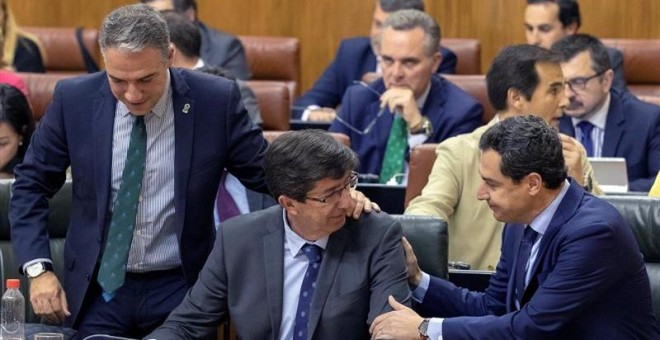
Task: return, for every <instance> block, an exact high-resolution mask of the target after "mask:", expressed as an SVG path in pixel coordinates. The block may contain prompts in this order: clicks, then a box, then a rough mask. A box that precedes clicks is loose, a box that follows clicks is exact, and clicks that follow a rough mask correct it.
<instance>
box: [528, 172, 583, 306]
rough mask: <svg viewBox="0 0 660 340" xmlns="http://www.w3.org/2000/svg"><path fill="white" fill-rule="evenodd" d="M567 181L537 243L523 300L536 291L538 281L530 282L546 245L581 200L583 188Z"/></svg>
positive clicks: (534, 278)
mask: <svg viewBox="0 0 660 340" xmlns="http://www.w3.org/2000/svg"><path fill="white" fill-rule="evenodd" d="M569 183H570V187H569V188H568V191H567V192H566V195H565V196H564V198H563V199H562V201H561V203H559V207H558V208H557V211H556V212H555V214H554V216H552V220H551V221H550V224H549V225H548V229H546V231H545V234H544V235H543V238H542V239H541V243H540V244H539V251H538V253H537V255H536V260H535V261H534V264H533V265H532V268H531V270H532V275H531V276H530V279H529V282H530V284H529V286H528V287H527V288H528V289H526V290H525V293H524V296H523V301H525V300H526V299H529V297H531V295H532V294H533V293H534V291H536V289H537V288H538V286H539V284H540V283H537V284H532V282H533V281H535V280H536V276H537V275H538V273H539V269H540V267H541V265H540V264H541V263H542V262H543V260H544V257H545V255H546V253H547V252H548V247H549V246H550V243H551V242H552V239H553V238H554V237H555V235H557V232H559V230H561V228H562V226H563V225H564V224H565V223H566V221H567V220H568V219H569V218H571V216H573V215H575V211H576V210H577V208H578V206H579V203H580V201H581V200H582V196H584V189H582V188H581V187H580V186H579V185H578V184H577V182H575V181H573V180H570V181H569Z"/></svg>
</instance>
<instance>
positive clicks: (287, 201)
mask: <svg viewBox="0 0 660 340" xmlns="http://www.w3.org/2000/svg"><path fill="white" fill-rule="evenodd" d="M297 202H298V201H296V200H294V199H292V198H290V197H287V196H285V195H280V196H279V197H278V198H277V203H279V204H280V205H281V206H282V207H283V208H284V210H286V212H287V214H289V215H293V216H296V215H298V213H299V211H298V204H296V203H297Z"/></svg>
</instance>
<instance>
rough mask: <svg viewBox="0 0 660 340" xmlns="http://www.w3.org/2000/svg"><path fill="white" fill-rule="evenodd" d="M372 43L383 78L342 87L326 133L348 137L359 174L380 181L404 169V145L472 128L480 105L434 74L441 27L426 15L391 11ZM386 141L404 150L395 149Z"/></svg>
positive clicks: (434, 140) (478, 120) (480, 112)
mask: <svg viewBox="0 0 660 340" xmlns="http://www.w3.org/2000/svg"><path fill="white" fill-rule="evenodd" d="M375 42H376V47H377V49H378V53H379V54H380V67H381V69H382V71H383V77H382V78H381V79H378V80H376V81H374V82H373V83H371V84H370V85H368V86H365V85H360V84H358V85H353V86H352V87H350V88H349V89H348V90H347V91H346V94H345V95H344V99H343V100H342V107H341V110H340V111H339V115H338V116H337V117H336V119H335V120H334V121H333V123H332V125H331V126H330V131H333V132H340V133H343V134H346V135H348V136H349V137H350V139H351V148H352V149H353V150H354V151H355V152H357V154H358V155H359V156H360V172H361V173H368V174H375V175H380V177H381V178H380V181H381V183H385V182H387V181H389V180H390V179H391V178H392V176H393V175H397V178H399V176H398V175H399V174H401V173H404V172H405V162H404V158H406V155H405V154H406V152H407V151H406V150H407V148H406V143H407V146H409V147H413V146H415V145H418V144H422V143H439V142H441V141H443V140H445V139H447V138H449V137H452V136H456V135H459V134H462V133H468V132H471V131H472V130H474V129H475V128H477V127H479V126H480V125H481V123H482V115H483V109H482V107H481V105H480V104H479V103H477V101H476V100H475V99H474V98H472V97H471V96H470V95H469V94H467V93H466V92H465V91H463V90H461V89H460V88H458V87H457V86H456V85H454V84H452V83H451V82H449V81H447V80H445V79H444V78H442V77H440V76H439V75H437V74H436V73H435V70H436V69H437V68H438V64H439V63H440V60H441V59H442V56H441V55H440V52H438V46H439V45H440V26H439V25H438V23H437V22H436V21H435V20H434V19H433V18H432V17H431V16H430V15H428V14H427V13H424V12H422V11H418V10H413V9H407V10H401V11H397V12H394V13H392V14H391V15H390V16H389V17H388V18H387V19H386V20H385V22H384V23H383V27H382V29H381V31H380V33H379V34H378V36H377V37H376V41H375ZM401 118H402V119H401ZM395 138H396V139H395ZM390 140H392V143H390ZM388 145H392V146H401V145H402V146H403V148H402V149H399V150H398V151H395V150H394V149H393V148H392V147H390V146H388ZM395 152H396V154H397V156H396V160H398V161H399V163H398V164H396V167H395V168H393V167H390V166H389V164H392V163H391V162H392V161H393V160H394V156H390V155H393V154H394V153H395ZM384 165H388V166H384ZM381 170H383V171H385V172H386V174H385V173H383V171H381Z"/></svg>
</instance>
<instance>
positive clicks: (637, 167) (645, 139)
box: [552, 34, 660, 192]
mask: <svg viewBox="0 0 660 340" xmlns="http://www.w3.org/2000/svg"><path fill="white" fill-rule="evenodd" d="M552 50H553V51H555V52H557V53H559V54H560V55H561V58H562V60H561V63H560V65H561V70H562V72H563V73H564V78H565V79H566V85H567V86H566V87H565V91H566V97H567V98H568V99H569V104H568V106H567V107H565V108H564V113H565V115H564V117H562V118H561V120H560V122H559V131H561V132H562V133H565V134H567V135H569V136H572V137H575V139H577V140H579V141H580V142H581V143H582V145H584V148H585V149H586V150H587V155H588V156H589V157H623V158H625V159H626V167H627V170H628V188H629V189H630V190H631V191H643V192H647V191H649V190H650V189H651V186H652V185H653V181H654V180H655V176H656V174H657V173H658V170H660V107H659V106H657V105H653V104H650V103H646V102H643V101H641V100H639V99H637V98H636V97H635V96H633V95H632V94H630V93H629V92H625V93H620V92H618V91H617V90H616V89H614V88H613V87H612V81H613V77H614V74H613V71H612V67H611V64H610V59H609V58H608V56H607V51H606V49H605V46H604V45H603V43H601V42H600V40H598V39H596V38H594V37H592V36H590V35H587V34H576V35H571V36H568V37H566V38H564V39H562V40H560V41H558V42H556V43H555V44H554V45H552ZM596 176H598V174H596Z"/></svg>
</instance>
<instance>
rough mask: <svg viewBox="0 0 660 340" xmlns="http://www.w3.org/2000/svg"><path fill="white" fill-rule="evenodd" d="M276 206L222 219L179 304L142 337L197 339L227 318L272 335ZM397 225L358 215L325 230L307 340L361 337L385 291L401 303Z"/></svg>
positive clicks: (258, 334)
mask: <svg viewBox="0 0 660 340" xmlns="http://www.w3.org/2000/svg"><path fill="white" fill-rule="evenodd" d="M284 228H285V227H284V222H283V213H282V208H281V207H279V206H277V207H271V208H269V209H266V210H263V211H260V212H256V213H251V214H248V215H243V216H240V217H236V218H233V219H229V220H227V222H225V224H224V225H223V226H222V228H220V230H219V231H218V238H217V240H216V243H215V246H214V248H213V252H212V253H211V255H210V256H209V259H208V262H207V263H206V265H204V269H203V270H202V272H201V273H200V274H199V280H198V281H197V283H196V284H195V285H194V286H193V288H192V289H190V290H189V291H188V294H187V295H186V297H185V298H184V300H183V302H182V303H181V304H180V305H179V306H178V307H177V308H176V309H175V310H174V311H173V312H172V314H170V316H169V317H168V318H167V320H166V321H165V323H164V324H163V325H162V326H161V327H160V328H158V329H157V330H156V331H154V332H153V333H152V334H150V335H148V336H147V337H146V338H153V339H159V340H166V339H203V338H204V336H206V335H208V334H209V333H215V332H216V331H217V325H218V323H219V322H221V321H224V320H226V319H227V317H228V316H229V317H231V321H232V324H233V325H234V326H235V327H236V333H237V334H238V337H239V338H242V339H268V340H277V339H279V337H278V336H279V333H280V324H281V323H282V299H283V291H284V289H285V287H284V284H285V282H284V242H285V241H284V240H285V234H284ZM401 237H402V233H401V225H400V224H399V223H398V222H396V221H394V220H392V219H391V218H390V217H389V216H387V215H386V214H384V213H380V214H377V213H371V214H363V215H362V216H361V217H360V219H359V220H357V221H356V220H351V219H348V220H347V221H346V224H345V225H344V226H343V227H342V228H341V229H339V230H338V231H336V232H334V233H333V234H331V235H330V238H329V240H328V244H327V247H326V249H325V251H324V254H323V261H322V263H321V268H320V270H319V274H318V275H319V276H318V279H317V280H316V282H317V287H316V290H315V291H314V296H313V297H312V304H311V309H310V313H309V320H308V329H309V337H308V339H315V340H326V339H327V340H335V339H344V340H349V339H356V340H357V339H368V338H369V334H368V329H369V323H371V322H372V321H373V320H374V318H375V317H377V316H378V315H380V314H382V313H385V312H389V311H390V310H391V308H390V306H389V305H388V304H387V297H388V295H393V296H394V297H395V298H396V299H397V301H401V302H402V303H403V304H406V305H408V304H409V303H410V291H409V289H408V284H407V275H406V267H405V261H404V255H403V248H401Z"/></svg>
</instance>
